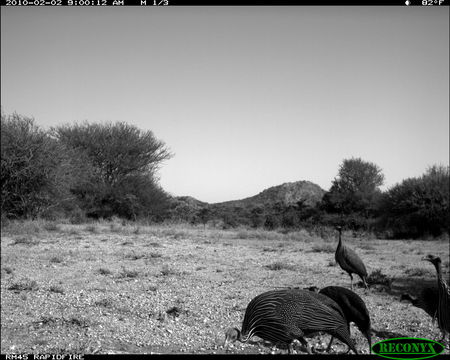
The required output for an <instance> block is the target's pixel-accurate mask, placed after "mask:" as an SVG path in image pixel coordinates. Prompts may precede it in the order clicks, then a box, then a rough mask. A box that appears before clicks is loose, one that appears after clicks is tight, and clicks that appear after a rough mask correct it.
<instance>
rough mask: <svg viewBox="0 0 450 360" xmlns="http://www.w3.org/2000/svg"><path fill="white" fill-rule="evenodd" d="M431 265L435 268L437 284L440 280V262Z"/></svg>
mask: <svg viewBox="0 0 450 360" xmlns="http://www.w3.org/2000/svg"><path fill="white" fill-rule="evenodd" d="M433 265H434V267H435V268H436V273H437V278H438V282H440V281H441V280H442V269H441V262H440V261H436V262H434V263H433Z"/></svg>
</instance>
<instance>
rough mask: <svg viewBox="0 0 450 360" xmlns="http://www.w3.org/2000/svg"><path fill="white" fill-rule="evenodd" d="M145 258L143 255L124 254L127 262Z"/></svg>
mask: <svg viewBox="0 0 450 360" xmlns="http://www.w3.org/2000/svg"><path fill="white" fill-rule="evenodd" d="M144 257H145V254H136V253H134V252H133V253H128V254H125V259H129V260H139V259H142V258H144Z"/></svg>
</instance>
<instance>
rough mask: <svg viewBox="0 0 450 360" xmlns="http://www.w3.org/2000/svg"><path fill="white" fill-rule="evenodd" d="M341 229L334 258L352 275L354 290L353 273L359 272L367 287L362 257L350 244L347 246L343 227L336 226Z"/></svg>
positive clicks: (351, 284)
mask: <svg viewBox="0 0 450 360" xmlns="http://www.w3.org/2000/svg"><path fill="white" fill-rule="evenodd" d="M336 229H337V230H338V231H339V243H338V246H337V248H336V253H335V254H334V258H335V259H336V262H337V263H338V264H339V266H340V267H341V268H342V270H344V271H346V272H347V273H348V274H349V275H350V286H351V289H352V290H353V275H352V274H357V275H358V276H359V277H360V278H361V280H362V281H363V283H364V286H365V287H366V289H367V288H368V286H367V281H366V278H367V270H366V266H365V265H364V263H363V261H362V260H361V258H360V257H359V256H358V255H357V254H356V253H355V252H354V251H353V250H352V249H350V248H349V247H348V246H345V245H344V244H343V242H342V234H341V233H342V228H341V227H340V226H338V227H337V228H336Z"/></svg>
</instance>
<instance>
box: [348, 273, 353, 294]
mask: <svg viewBox="0 0 450 360" xmlns="http://www.w3.org/2000/svg"><path fill="white" fill-rule="evenodd" d="M349 275H350V287H351V289H352V290H353V275H352V273H349Z"/></svg>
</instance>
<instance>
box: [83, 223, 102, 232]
mask: <svg viewBox="0 0 450 360" xmlns="http://www.w3.org/2000/svg"><path fill="white" fill-rule="evenodd" d="M84 231H86V232H90V233H92V234H98V232H99V230H98V226H97V225H95V224H89V225H87V226H86V227H85V228H84Z"/></svg>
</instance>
